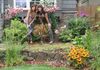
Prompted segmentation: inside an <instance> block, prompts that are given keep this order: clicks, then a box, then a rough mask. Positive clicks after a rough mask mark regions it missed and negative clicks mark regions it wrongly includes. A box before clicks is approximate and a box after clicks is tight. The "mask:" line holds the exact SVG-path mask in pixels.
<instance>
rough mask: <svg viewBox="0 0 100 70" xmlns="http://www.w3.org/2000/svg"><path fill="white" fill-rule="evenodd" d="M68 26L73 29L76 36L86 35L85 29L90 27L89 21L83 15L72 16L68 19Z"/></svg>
mask: <svg viewBox="0 0 100 70" xmlns="http://www.w3.org/2000/svg"><path fill="white" fill-rule="evenodd" d="M68 28H69V29H71V30H72V34H73V35H74V36H80V35H84V34H85V30H86V29H88V28H89V21H88V19H87V18H83V17H78V18H72V19H70V20H69V21H68Z"/></svg>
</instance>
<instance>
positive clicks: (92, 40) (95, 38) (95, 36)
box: [84, 30, 100, 70]
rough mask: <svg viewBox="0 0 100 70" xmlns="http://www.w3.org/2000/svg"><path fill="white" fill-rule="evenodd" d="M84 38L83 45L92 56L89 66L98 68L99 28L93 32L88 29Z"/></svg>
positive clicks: (99, 50) (97, 69)
mask: <svg viewBox="0 0 100 70" xmlns="http://www.w3.org/2000/svg"><path fill="white" fill-rule="evenodd" d="M86 34H87V35H86V38H85V40H84V46H86V48H87V49H88V50H89V51H90V53H91V56H92V59H93V60H92V61H91V68H92V69H93V70H94V69H95V70H99V69H100V54H99V53H100V36H99V35H100V30H99V31H97V32H93V31H91V30H88V31H87V33H86Z"/></svg>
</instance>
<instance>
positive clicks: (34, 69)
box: [0, 65, 69, 70]
mask: <svg viewBox="0 0 100 70" xmlns="http://www.w3.org/2000/svg"><path fill="white" fill-rule="evenodd" d="M0 70H69V69H67V68H62V67H58V68H57V67H51V66H47V65H23V66H16V67H6V68H3V69H0Z"/></svg>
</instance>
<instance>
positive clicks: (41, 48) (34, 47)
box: [25, 43, 72, 51]
mask: <svg viewBox="0 0 100 70" xmlns="http://www.w3.org/2000/svg"><path fill="white" fill-rule="evenodd" d="M70 46H72V44H70V43H54V44H52V45H50V44H38V43H37V44H33V45H30V46H27V47H26V48H25V49H26V50H29V51H51V50H56V49H68V48H69V47H70Z"/></svg>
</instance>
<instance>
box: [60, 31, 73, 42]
mask: <svg viewBox="0 0 100 70" xmlns="http://www.w3.org/2000/svg"><path fill="white" fill-rule="evenodd" d="M72 38H73V37H72V33H71V30H68V29H65V30H63V31H62V32H61V33H60V35H59V39H60V40H61V41H62V42H69V41H71V40H72Z"/></svg>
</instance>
